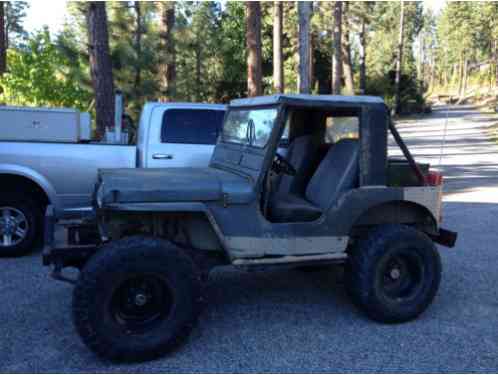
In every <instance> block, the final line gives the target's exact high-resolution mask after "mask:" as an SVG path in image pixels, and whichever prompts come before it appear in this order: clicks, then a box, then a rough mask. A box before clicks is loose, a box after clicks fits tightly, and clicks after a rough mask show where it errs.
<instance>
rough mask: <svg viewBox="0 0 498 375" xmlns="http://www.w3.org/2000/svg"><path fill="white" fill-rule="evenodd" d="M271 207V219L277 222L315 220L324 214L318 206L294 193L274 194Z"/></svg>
mask: <svg viewBox="0 0 498 375" xmlns="http://www.w3.org/2000/svg"><path fill="white" fill-rule="evenodd" d="M269 207H270V217H271V220H272V221H273V222H275V223H287V222H297V221H313V220H316V219H318V218H319V217H320V215H321V214H322V211H321V210H320V209H319V208H318V207H316V206H314V205H313V204H311V203H310V202H308V201H307V200H306V199H303V198H300V197H298V196H296V195H293V194H285V193H276V194H274V195H273V196H272V198H271V200H270V205H269Z"/></svg>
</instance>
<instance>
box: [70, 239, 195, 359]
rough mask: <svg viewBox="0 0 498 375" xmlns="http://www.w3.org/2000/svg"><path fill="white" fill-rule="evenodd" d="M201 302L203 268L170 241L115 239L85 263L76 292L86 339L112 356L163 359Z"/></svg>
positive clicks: (75, 302) (75, 312) (186, 331)
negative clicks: (199, 267)
mask: <svg viewBox="0 0 498 375" xmlns="http://www.w3.org/2000/svg"><path fill="white" fill-rule="evenodd" d="M200 304H201V282H200V276H199V272H198V270H197V268H196V266H195V264H194V263H193V262H192V260H191V259H190V257H189V256H187V255H186V254H185V253H184V252H182V250H180V249H178V248H177V247H176V246H174V245H173V244H171V243H170V242H168V241H164V240H160V239H155V238H147V237H130V238H125V239H122V240H119V241H115V242H111V243H109V244H108V245H105V246H104V247H103V248H102V249H100V250H99V251H98V252H97V253H96V254H95V255H94V256H93V257H92V258H91V259H90V260H89V261H88V263H87V264H86V265H85V267H84V268H83V270H82V272H81V274H80V277H79V280H78V282H77V284H76V287H75V289H74V292H73V321H74V324H75V326H76V329H77V331H78V333H79V335H80V336H81V338H82V340H83V342H84V343H85V344H86V345H87V346H88V347H89V348H90V349H91V350H92V351H94V352H95V353H96V354H97V355H98V356H100V357H102V358H105V359H109V360H111V361H123V362H136V361H144V360H149V359H153V358H157V357H159V356H161V355H163V354H166V353H167V352H169V351H171V350H173V349H174V348H176V347H177V346H178V345H179V344H180V343H181V342H183V340H184V339H185V338H186V337H187V336H188V335H189V333H190V331H191V329H192V327H193V325H194V324H195V322H196V320H197V318H198V315H199V311H200Z"/></svg>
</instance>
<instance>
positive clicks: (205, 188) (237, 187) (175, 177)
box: [98, 167, 254, 205]
mask: <svg viewBox="0 0 498 375" xmlns="http://www.w3.org/2000/svg"><path fill="white" fill-rule="evenodd" d="M98 190H99V191H98V195H99V200H100V199H101V201H102V204H104V205H106V204H112V203H158V202H159V203H163V202H193V201H196V202H199V201H203V202H204V201H217V200H221V199H224V200H227V201H228V202H230V203H246V202H249V201H250V200H251V199H252V198H253V196H254V190H253V187H252V184H251V182H250V180H249V178H247V177H243V176H239V175H236V174H233V173H230V172H226V171H223V170H220V169H216V168H210V167H207V168H157V169H141V168H126V169H101V170H100V171H99V188H98ZM224 195H226V196H225V198H223V196H224Z"/></svg>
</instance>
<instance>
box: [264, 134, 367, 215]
mask: <svg viewBox="0 0 498 375" xmlns="http://www.w3.org/2000/svg"><path fill="white" fill-rule="evenodd" d="M358 155H359V144H358V140H355V139H342V140H340V141H339V142H337V143H336V144H335V145H333V146H332V147H331V148H330V149H329V151H328V152H327V155H326V156H325V158H324V159H323V160H322V161H321V163H320V165H319V166H318V168H317V170H316V171H315V173H314V174H313V177H312V178H311V180H310V182H309V184H308V186H307V187H306V191H305V198H302V197H299V196H297V195H294V194H286V193H277V194H275V195H274V196H273V197H272V198H271V200H270V204H269V213H270V218H271V220H272V221H273V222H276V223H286V222H299V221H313V220H316V219H318V218H319V217H320V216H321V215H322V213H323V212H325V211H326V210H327V209H328V208H329V207H330V205H331V204H332V203H333V202H335V201H336V200H337V199H338V198H339V195H340V194H342V193H343V192H345V191H348V190H351V189H353V188H355V187H356V185H357V181H358V170H359V168H358Z"/></svg>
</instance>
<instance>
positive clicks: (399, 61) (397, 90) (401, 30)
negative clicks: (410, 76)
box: [393, 1, 405, 113]
mask: <svg viewBox="0 0 498 375" xmlns="http://www.w3.org/2000/svg"><path fill="white" fill-rule="evenodd" d="M400 3H401V11H400V18H399V39H398V56H397V57H396V78H395V81H394V86H395V91H394V92H395V99H394V103H395V104H394V111H393V112H394V113H399V111H400V104H401V92H400V91H401V90H400V83H401V67H402V65H403V40H404V38H403V35H404V28H405V7H404V2H403V1H401V2H400Z"/></svg>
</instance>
